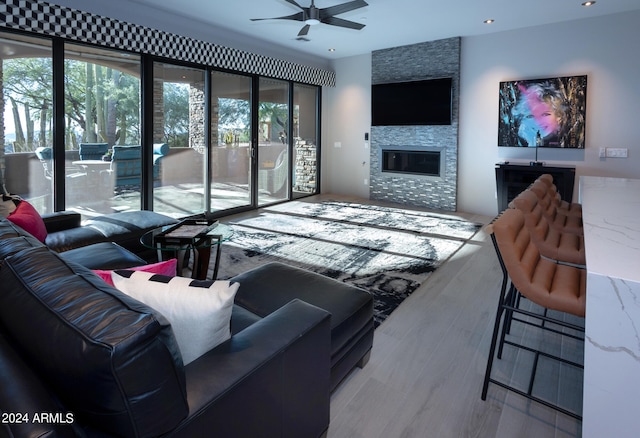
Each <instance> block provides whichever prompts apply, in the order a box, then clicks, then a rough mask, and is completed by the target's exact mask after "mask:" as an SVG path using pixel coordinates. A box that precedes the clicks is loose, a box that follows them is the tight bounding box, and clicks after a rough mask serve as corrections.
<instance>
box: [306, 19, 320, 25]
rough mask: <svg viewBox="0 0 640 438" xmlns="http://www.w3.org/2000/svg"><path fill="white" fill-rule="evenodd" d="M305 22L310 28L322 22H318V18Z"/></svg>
mask: <svg viewBox="0 0 640 438" xmlns="http://www.w3.org/2000/svg"><path fill="white" fill-rule="evenodd" d="M304 22H305V24H308V25H309V26H315V25H316V24H320V20H318V19H317V18H307V19H306V20H304Z"/></svg>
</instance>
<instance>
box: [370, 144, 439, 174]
mask: <svg viewBox="0 0 640 438" xmlns="http://www.w3.org/2000/svg"><path fill="white" fill-rule="evenodd" d="M381 161H382V171H383V172H392V173H408V174H411V175H428V176H440V151H401V150H393V149H385V150H383V151H382V160H381Z"/></svg>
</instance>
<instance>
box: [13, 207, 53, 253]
mask: <svg viewBox="0 0 640 438" xmlns="http://www.w3.org/2000/svg"><path fill="white" fill-rule="evenodd" d="M7 219H8V220H10V221H11V222H13V223H14V224H16V225H17V226H19V227H20V228H22V229H23V230H25V231H26V232H27V233H29V234H31V235H32V236H33V237H35V238H36V239H38V240H39V241H40V242H42V243H44V241H45V239H46V238H47V227H46V226H45V224H44V221H43V220H42V216H40V213H38V211H37V210H36V209H35V208H34V207H33V205H31V204H29V203H28V202H27V201H20V203H19V204H18V206H17V207H16V209H15V210H14V211H13V212H12V213H11V214H10V215H9V216H8V217H7Z"/></svg>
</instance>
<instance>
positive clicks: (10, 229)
mask: <svg viewBox="0 0 640 438" xmlns="http://www.w3.org/2000/svg"><path fill="white" fill-rule="evenodd" d="M18 236H31V235H30V234H29V233H27V232H26V231H25V230H23V229H22V228H20V227H19V226H17V225H16V224H14V223H13V222H11V221H8V220H7V219H2V218H0V239H9V238H12V237H18ZM31 237H33V236H31Z"/></svg>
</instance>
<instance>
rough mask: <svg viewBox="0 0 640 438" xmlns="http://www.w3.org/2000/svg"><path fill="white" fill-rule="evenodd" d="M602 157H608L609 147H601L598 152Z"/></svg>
mask: <svg viewBox="0 0 640 438" xmlns="http://www.w3.org/2000/svg"><path fill="white" fill-rule="evenodd" d="M598 156H599V157H600V158H606V156H607V148H600V152H599V153H598Z"/></svg>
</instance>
